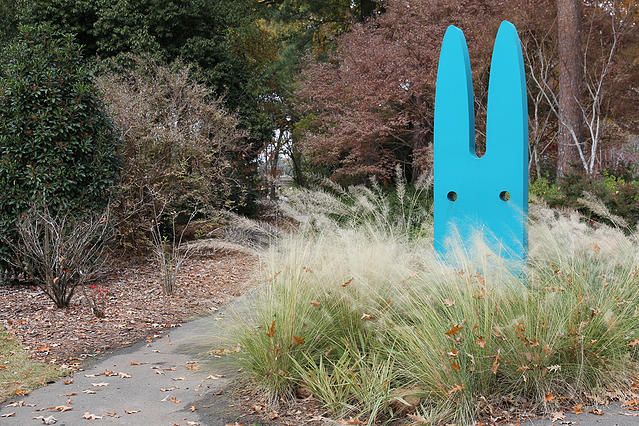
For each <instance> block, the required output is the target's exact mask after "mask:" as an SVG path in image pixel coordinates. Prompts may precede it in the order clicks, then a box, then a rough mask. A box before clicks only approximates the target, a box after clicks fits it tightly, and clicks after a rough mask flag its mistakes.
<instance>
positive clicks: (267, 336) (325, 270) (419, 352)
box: [240, 187, 639, 424]
mask: <svg viewBox="0 0 639 426" xmlns="http://www.w3.org/2000/svg"><path fill="white" fill-rule="evenodd" d="M338 191H339V192H338V193H337V194H336V193H335V189H333V190H331V191H297V192H295V193H293V194H290V195H289V196H288V199H287V203H288V204H287V206H286V210H287V211H288V212H289V214H290V215H291V216H292V217H296V218H298V220H299V221H300V231H299V232H298V233H295V234H291V235H288V236H285V237H282V238H281V239H280V241H279V243H277V244H275V245H273V246H272V247H270V248H269V249H268V250H266V251H265V252H264V253H263V265H264V271H263V272H264V279H265V281H266V285H265V286H264V288H263V290H262V294H261V295H260V297H259V298H258V301H257V304H256V306H255V309H254V310H253V316H252V317H251V318H249V319H247V322H246V324H245V326H244V327H243V329H242V332H241V336H240V341H241V345H242V349H243V351H242V359H241V362H242V365H243V366H244V368H245V369H246V371H247V372H248V373H249V374H250V375H251V377H252V379H253V380H255V382H256V383H258V384H259V385H260V386H261V387H262V389H264V391H265V392H267V393H268V394H269V395H270V396H271V397H272V398H273V399H279V398H289V397H293V395H294V394H295V392H296V389H298V388H299V387H303V388H305V389H307V390H309V391H310V392H311V393H312V394H313V395H314V397H315V398H317V399H319V400H320V401H321V402H322V403H323V404H324V405H325V406H326V407H327V408H328V409H329V410H330V411H331V412H332V413H333V414H334V415H335V416H338V417H340V416H355V417H360V418H361V419H364V420H365V421H367V422H368V424H381V423H384V422H390V421H392V420H393V419H397V418H400V417H404V416H410V418H411V419H412V420H413V421H415V422H418V423H419V422H422V423H434V424H439V423H441V422H457V423H459V424H470V423H472V422H473V421H475V420H476V419H477V418H479V417H481V416H483V415H489V414H491V412H492V410H496V409H497V408H498V407H500V406H501V405H503V404H504V403H505V402H507V403H508V404H510V405H511V406H519V408H521V409H522V410H536V409H540V408H541V409H553V405H554V404H555V403H557V402H558V401H561V402H562V403H564V404H565V403H568V402H571V401H579V400H583V399H584V398H587V397H592V396H596V395H603V394H604V392H605V391H609V390H610V389H617V390H618V389H624V388H625V387H627V385H628V384H629V381H630V380H631V378H632V376H633V375H634V373H635V372H636V369H637V351H636V349H635V348H636V347H639V346H636V345H637V343H639V340H636V339H637V338H638V337H639V308H638V305H637V302H638V301H639V300H638V299H639V296H638V291H637V289H638V286H639V267H638V265H639V239H638V237H637V235H636V234H635V235H627V234H625V233H624V232H623V231H622V230H620V229H615V228H611V227H607V226H603V225H598V226H596V227H593V226H590V225H588V224H586V223H585V222H584V221H583V220H582V218H581V217H580V216H579V215H578V214H576V213H574V212H558V211H553V210H549V209H547V208H544V207H540V206H534V208H532V209H531V223H530V245H531V246H530V256H529V261H528V264H527V265H526V266H525V268H524V274H523V275H519V276H513V275H512V274H511V272H510V271H512V268H511V267H509V265H506V264H504V263H503V262H502V261H501V260H500V259H499V258H498V257H497V256H495V255H494V254H493V253H492V252H491V251H490V249H489V248H488V247H487V246H486V245H485V244H484V243H483V242H482V241H481V240H478V241H476V242H475V246H474V249H473V250H471V251H470V252H471V253H473V255H472V256H470V255H469V254H468V251H464V250H461V249H460V250H457V251H456V252H455V257H456V258H455V259H454V261H452V262H449V263H447V264H444V263H442V262H440V261H439V260H438V257H437V256H436V255H435V253H434V252H433V248H432V241H431V238H432V225H431V223H430V219H429V215H428V214H425V213H424V210H426V209H425V208H423V207H422V205H421V203H423V202H424V200H425V199H427V198H428V197H427V196H426V197H425V195H424V194H423V193H421V192H419V190H418V191H417V192H415V191H413V193H412V194H411V195H407V193H408V192H407V191H405V192H403V193H402V191H396V192H395V193H394V195H393V196H392V197H391V198H390V199H389V198H388V197H386V196H385V195H383V194H382V192H381V191H377V190H375V189H372V190H371V189H366V188H363V187H356V188H351V189H349V190H346V191H341V190H339V189H338ZM401 197H404V198H403V200H402V201H401V202H399V198H401ZM424 197H425V198H424ZM400 204H401V206H400ZM407 206H408V207H407ZM411 210H414V211H411ZM420 210H421V211H420ZM451 264H452V265H455V266H454V267H451V266H449V265H451Z"/></svg>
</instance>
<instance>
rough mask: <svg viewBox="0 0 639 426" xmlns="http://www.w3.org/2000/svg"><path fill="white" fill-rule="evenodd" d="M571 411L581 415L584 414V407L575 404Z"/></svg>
mask: <svg viewBox="0 0 639 426" xmlns="http://www.w3.org/2000/svg"><path fill="white" fill-rule="evenodd" d="M572 411H573V412H574V413H575V414H582V413H583V412H584V405H583V404H575V406H574V407H572Z"/></svg>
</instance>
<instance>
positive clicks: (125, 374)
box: [118, 371, 131, 379]
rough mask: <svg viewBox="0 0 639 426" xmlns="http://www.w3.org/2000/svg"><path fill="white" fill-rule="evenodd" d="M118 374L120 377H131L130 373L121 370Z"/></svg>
mask: <svg viewBox="0 0 639 426" xmlns="http://www.w3.org/2000/svg"><path fill="white" fill-rule="evenodd" d="M118 376H120V377H121V378H123V379H130V378H131V375H130V374H127V373H123V372H121V371H120V372H119V373H118Z"/></svg>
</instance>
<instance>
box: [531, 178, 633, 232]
mask: <svg viewBox="0 0 639 426" xmlns="http://www.w3.org/2000/svg"><path fill="white" fill-rule="evenodd" d="M530 192H531V194H533V195H535V196H537V197H539V198H540V199H542V200H544V201H545V202H547V203H548V205H549V206H551V207H567V208H572V209H578V210H579V211H580V212H581V213H583V214H585V215H587V216H590V217H592V218H593V219H595V220H601V221H604V222H610V221H609V220H608V218H607V217H605V215H601V214H600V213H599V212H598V211H597V210H598V209H592V208H591V207H592V206H591V205H590V203H586V204H585V205H584V203H583V199H584V194H589V195H587V197H589V198H596V199H597V200H600V202H601V203H602V204H603V205H604V206H605V207H606V209H608V210H609V211H610V213H612V214H614V215H616V216H619V217H621V218H623V219H624V221H625V222H626V223H627V224H628V227H629V228H631V229H634V228H636V225H637V224H638V223H639V180H636V179H633V178H632V177H631V176H628V177H621V176H617V175H614V174H612V173H610V172H604V173H603V175H602V176H601V177H598V178H593V179H587V178H584V177H583V176H569V177H567V178H565V179H563V180H562V181H561V182H558V183H551V182H549V181H548V180H547V179H545V178H540V179H537V180H535V181H534V182H533V183H532V184H531V185H530Z"/></svg>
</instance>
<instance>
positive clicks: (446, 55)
mask: <svg viewBox="0 0 639 426" xmlns="http://www.w3.org/2000/svg"><path fill="white" fill-rule="evenodd" d="M473 103H474V95H473V81H472V75H471V70H470V60H469V58H468V47H467V46H466V38H465V37H464V33H463V32H462V30H460V29H459V28H457V27H455V26H452V25H451V26H450V27H448V29H447V30H446V34H445V35H444V41H443V43H442V49H441V52H440V55H439V68H438V70H437V87H436V91H435V129H434V131H435V158H437V162H439V164H440V167H449V166H450V165H452V164H453V163H458V162H459V161H460V160H462V159H463V158H465V157H467V156H468V153H469V152H470V153H472V154H473V155H474V153H475V109H474V105H473Z"/></svg>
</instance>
